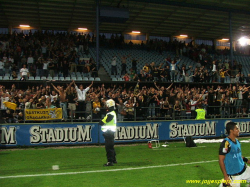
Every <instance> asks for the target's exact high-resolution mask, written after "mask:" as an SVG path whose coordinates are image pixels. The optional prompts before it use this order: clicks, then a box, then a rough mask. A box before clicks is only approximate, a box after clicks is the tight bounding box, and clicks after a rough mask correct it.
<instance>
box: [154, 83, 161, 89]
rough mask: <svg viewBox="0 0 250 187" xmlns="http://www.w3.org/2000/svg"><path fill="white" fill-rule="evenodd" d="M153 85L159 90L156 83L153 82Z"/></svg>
mask: <svg viewBox="0 0 250 187" xmlns="http://www.w3.org/2000/svg"><path fill="white" fill-rule="evenodd" d="M154 85H155V87H156V89H157V90H160V89H159V87H158V86H157V84H156V82H154Z"/></svg>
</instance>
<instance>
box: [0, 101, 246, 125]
mask: <svg viewBox="0 0 250 187" xmlns="http://www.w3.org/2000/svg"><path fill="white" fill-rule="evenodd" d="M6 110H8V109H1V110H0V118H1V119H2V123H32V122H39V121H40V122H41V119H40V120H36V119H34V120H32V119H29V120H27V118H26V117H27V116H26V113H25V109H17V110H16V111H15V117H13V118H12V119H10V118H6V117H5V116H6ZM36 110H39V109H36ZM41 110H42V109H41ZM205 110H206V119H214V118H245V117H250V112H249V109H246V110H245V112H243V110H242V107H241V106H237V105H231V106H206V107H205ZM20 112H21V113H22V114H23V120H22V117H20V118H18V114H19V113H20ZM67 113H68V114H71V115H69V117H68V119H64V120H63V121H68V122H71V123H73V122H98V121H100V120H101V119H103V117H104V116H105V115H106V108H100V111H98V112H93V110H90V111H72V110H67ZM116 113H117V121H146V120H186V119H187V120H188V119H195V118H196V112H195V110H185V109H184V110H174V109H173V108H169V109H164V108H162V107H159V106H156V107H127V108H126V109H125V110H123V111H122V112H121V111H118V109H116ZM73 114H74V115H73ZM12 115H13V113H12ZM40 116H41V114H40ZM60 121H62V119H51V120H50V119H48V120H43V121H42V122H43V123H54V122H60Z"/></svg>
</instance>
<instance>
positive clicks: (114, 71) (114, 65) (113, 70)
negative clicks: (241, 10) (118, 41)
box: [111, 56, 117, 75]
mask: <svg viewBox="0 0 250 187" xmlns="http://www.w3.org/2000/svg"><path fill="white" fill-rule="evenodd" d="M116 61H117V57H116V56H113V58H112V61H111V75H116V74H117V63H116Z"/></svg>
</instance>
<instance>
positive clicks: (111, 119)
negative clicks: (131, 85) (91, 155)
mask: <svg viewBox="0 0 250 187" xmlns="http://www.w3.org/2000/svg"><path fill="white" fill-rule="evenodd" d="M106 107H107V108H108V112H107V114H106V116H105V117H104V118H103V119H102V120H101V121H100V122H99V125H101V126H102V127H101V129H102V132H103V136H104V139H105V149H106V156H107V160H108V162H107V163H106V164H104V165H103V166H113V165H114V163H115V164H116V163H117V161H116V153H115V149H114V144H115V142H114V134H115V131H116V113H115V111H114V110H115V101H114V100H113V99H109V100H107V101H106Z"/></svg>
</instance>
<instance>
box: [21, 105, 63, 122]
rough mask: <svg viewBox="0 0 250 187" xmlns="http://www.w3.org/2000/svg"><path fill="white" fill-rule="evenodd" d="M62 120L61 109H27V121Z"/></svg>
mask: <svg viewBox="0 0 250 187" xmlns="http://www.w3.org/2000/svg"><path fill="white" fill-rule="evenodd" d="M57 119H62V109H61V108H49V109H25V120H26V121H44V120H57Z"/></svg>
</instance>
